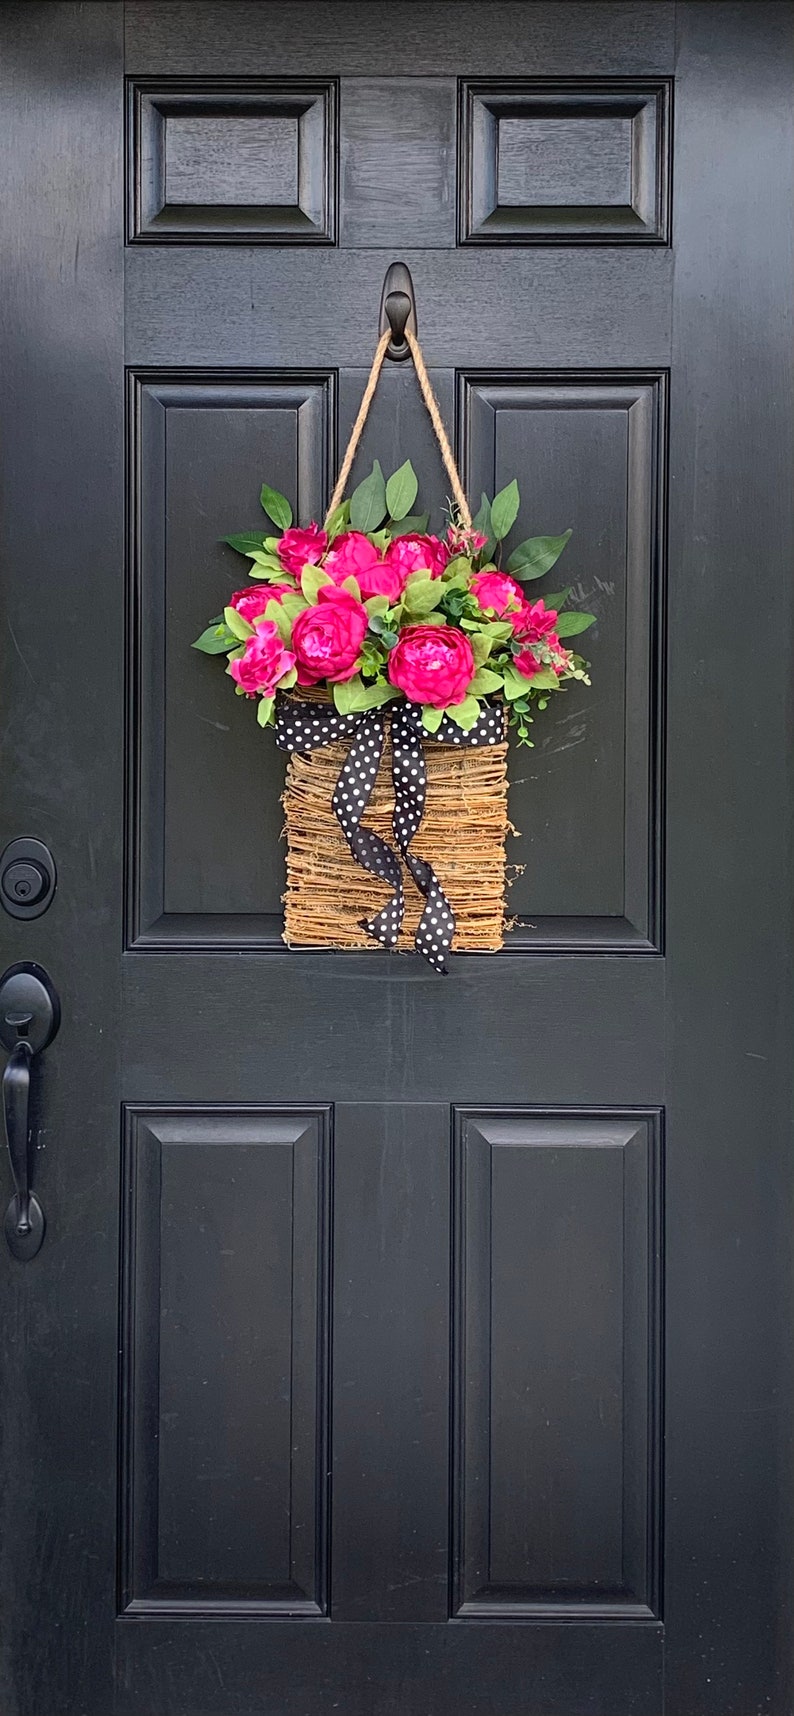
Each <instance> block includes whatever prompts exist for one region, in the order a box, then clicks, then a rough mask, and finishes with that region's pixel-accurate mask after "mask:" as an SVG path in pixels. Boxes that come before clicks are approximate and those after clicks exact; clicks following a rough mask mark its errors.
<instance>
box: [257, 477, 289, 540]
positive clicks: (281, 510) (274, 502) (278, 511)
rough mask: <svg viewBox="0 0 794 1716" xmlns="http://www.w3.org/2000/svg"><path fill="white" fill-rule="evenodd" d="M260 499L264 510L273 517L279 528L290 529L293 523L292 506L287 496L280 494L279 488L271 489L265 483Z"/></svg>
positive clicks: (269, 516)
mask: <svg viewBox="0 0 794 1716" xmlns="http://www.w3.org/2000/svg"><path fill="white" fill-rule="evenodd" d="M259 499H260V501H261V503H262V510H263V512H266V513H267V516H268V518H272V520H273V523H274V524H277V525H278V528H279V530H289V527H290V525H291V523H292V507H291V506H290V504H289V501H288V500H287V498H286V496H285V495H280V494H279V492H278V489H271V488H270V487H269V485H268V484H267V483H263V484H262V492H261V494H260V496H259Z"/></svg>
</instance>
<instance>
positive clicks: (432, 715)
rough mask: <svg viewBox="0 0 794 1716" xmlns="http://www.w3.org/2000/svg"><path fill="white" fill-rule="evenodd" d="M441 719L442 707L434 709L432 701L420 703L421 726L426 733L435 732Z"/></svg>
mask: <svg viewBox="0 0 794 1716" xmlns="http://www.w3.org/2000/svg"><path fill="white" fill-rule="evenodd" d="M443 719H444V711H443V709H434V708H433V705H432V703H423V704H422V726H423V727H425V728H426V729H427V731H428V733H437V732H438V729H439V727H440V726H441V723H442V721H443Z"/></svg>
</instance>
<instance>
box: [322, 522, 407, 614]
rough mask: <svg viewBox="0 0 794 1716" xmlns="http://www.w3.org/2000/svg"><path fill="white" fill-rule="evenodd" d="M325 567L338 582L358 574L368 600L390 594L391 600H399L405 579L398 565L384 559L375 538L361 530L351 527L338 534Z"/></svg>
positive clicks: (358, 580) (358, 581)
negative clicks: (351, 528)
mask: <svg viewBox="0 0 794 1716" xmlns="http://www.w3.org/2000/svg"><path fill="white" fill-rule="evenodd" d="M323 571H324V572H327V573H328V574H329V576H330V577H331V578H333V581H334V583H335V584H343V583H344V581H345V579H346V578H355V580H356V583H357V584H358V587H359V590H360V591H361V594H362V596H363V597H364V600H365V601H366V599H367V597H368V596H386V597H387V598H388V600H389V602H396V601H397V598H398V596H401V595H402V590H403V585H404V583H405V578H404V577H403V576H402V574H401V573H400V572H399V571H398V569H397V567H395V566H390V565H389V564H388V562H387V561H385V560H382V559H381V556H380V553H379V551H378V549H377V548H376V547H375V544H374V542H370V540H369V537H368V536H363V535H362V533H361V531H360V530H348V531H347V532H346V533H345V535H344V536H339V537H337V539H336V542H335V543H334V546H333V548H332V549H331V552H330V554H329V556H328V559H327V560H326V562H325V565H324V567H323Z"/></svg>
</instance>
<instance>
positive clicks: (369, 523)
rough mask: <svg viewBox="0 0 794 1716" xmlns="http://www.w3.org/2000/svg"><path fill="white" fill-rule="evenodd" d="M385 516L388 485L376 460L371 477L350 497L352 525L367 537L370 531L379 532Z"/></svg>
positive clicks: (365, 479) (366, 478) (360, 484)
mask: <svg viewBox="0 0 794 1716" xmlns="http://www.w3.org/2000/svg"><path fill="white" fill-rule="evenodd" d="M385 516H386V484H385V482H384V480H383V472H382V470H381V468H380V465H379V463H378V461H377V459H376V460H375V463H374V465H373V467H372V470H371V471H370V473H369V476H368V477H365V478H364V481H363V483H359V485H358V488H357V489H354V490H353V493H352V495H351V496H350V523H351V525H352V527H353V529H354V530H362V531H363V532H364V534H365V535H366V534H367V532H368V531H370V530H377V528H378V525H379V524H382V523H383V519H384V518H385Z"/></svg>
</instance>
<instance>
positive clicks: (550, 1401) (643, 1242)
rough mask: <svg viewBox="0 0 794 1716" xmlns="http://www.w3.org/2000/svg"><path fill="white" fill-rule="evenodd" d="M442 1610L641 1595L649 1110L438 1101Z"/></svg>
mask: <svg viewBox="0 0 794 1716" xmlns="http://www.w3.org/2000/svg"><path fill="white" fill-rule="evenodd" d="M455 1130H456V1141H455V1150H456V1155H455V1172H454V1179H455V1195H456V1207H457V1215H456V1262H455V1270H454V1275H455V1283H456V1304H455V1341H454V1352H455V1371H456V1393H455V1434H454V1438H453V1441H454V1455H455V1465H454V1480H453V1482H454V1504H453V1520H454V1553H453V1570H454V1595H453V1603H454V1612H455V1613H456V1614H458V1615H460V1616H462V1617H468V1618H482V1616H484V1615H490V1616H491V1617H492V1618H495V1617H497V1616H502V1617H507V1616H520V1615H540V1614H548V1615H553V1614H557V1615H567V1616H569V1617H578V1618H580V1619H585V1618H586V1617H588V1616H590V1617H593V1618H596V1617H600V1618H609V1619H621V1618H624V1619H635V1620H636V1619H640V1618H646V1619H647V1618H651V1617H652V1616H654V1615H656V1614H658V1610H659V1600H660V1585H661V1580H660V1545H661V1539H660V1515H659V1502H660V1491H659V1457H660V1392H659V1387H660V1352H661V1331H660V1321H659V1318H660V1303H661V1300H660V1292H661V1283H660V1273H659V1271H660V1252H659V1211H660V1154H659V1148H660V1146H659V1119H658V1116H656V1115H652V1114H646V1115H642V1114H636V1115H635V1114H629V1113H626V1114H620V1113H615V1114H609V1115H607V1114H587V1113H584V1112H583V1113H578V1114H572V1113H571V1114H566V1113H562V1112H557V1113H551V1112H549V1113H546V1114H541V1113H537V1112H533V1111H532V1110H523V1111H499V1110H492V1111H490V1112H484V1111H483V1112H479V1113H477V1112H463V1111H460V1112H458V1114H457V1116H456V1128H455Z"/></svg>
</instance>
